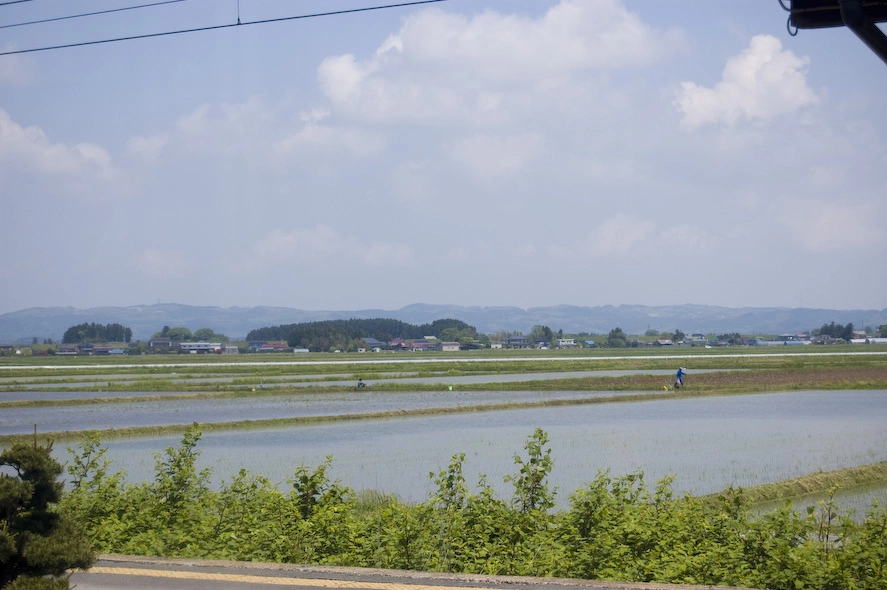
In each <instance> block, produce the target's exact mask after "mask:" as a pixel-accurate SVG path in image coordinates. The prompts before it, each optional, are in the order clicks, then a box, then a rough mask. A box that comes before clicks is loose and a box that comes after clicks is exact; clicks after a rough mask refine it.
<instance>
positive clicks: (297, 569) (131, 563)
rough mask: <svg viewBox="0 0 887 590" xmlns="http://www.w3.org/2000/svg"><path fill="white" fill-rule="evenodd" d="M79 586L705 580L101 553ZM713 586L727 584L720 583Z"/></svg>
mask: <svg viewBox="0 0 887 590" xmlns="http://www.w3.org/2000/svg"><path fill="white" fill-rule="evenodd" d="M71 587H72V588H73V587H76V588H77V589H78V590H112V589H114V590H117V589H120V590H148V589H150V590H256V589H261V588H275V589H277V588H299V589H301V590H313V589H317V590H330V589H332V588H344V589H349V590H450V589H452V590H473V589H477V590H481V589H490V588H493V589H495V588H508V589H510V590H570V589H571V588H576V589H584V590H640V589H644V590H699V589H700V588H710V586H682V585H668V584H665V585H663V584H633V583H627V582H601V581H593V580H569V579H560V578H527V577H516V576H481V575H466V574H432V573H425V572H406V571H400V570H381V569H368V568H343V567H319V566H299V565H285V564H261V563H244V562H230V561H202V560H188V559H159V558H145V557H132V556H112V555H103V556H101V557H100V558H99V560H98V561H97V562H96V564H95V565H94V566H93V567H92V568H91V569H90V570H89V571H86V572H79V571H78V572H75V573H74V574H72V576H71ZM718 590H730V589H729V588H727V587H724V586H719V587H718Z"/></svg>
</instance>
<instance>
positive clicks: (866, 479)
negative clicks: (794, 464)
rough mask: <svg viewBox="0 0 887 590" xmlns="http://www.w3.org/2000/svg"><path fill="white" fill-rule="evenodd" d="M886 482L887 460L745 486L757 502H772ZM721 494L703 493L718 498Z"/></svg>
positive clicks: (747, 493) (750, 497) (749, 498)
mask: <svg viewBox="0 0 887 590" xmlns="http://www.w3.org/2000/svg"><path fill="white" fill-rule="evenodd" d="M879 484H880V485H885V486H887V461H882V462H880V463H872V464H870V465H861V466H858V467H847V468H846V469H838V470H836V471H819V472H817V473H811V474H809V475H805V476H803V477H798V478H795V479H789V480H786V481H780V482H776V483H768V484H763V485H759V486H753V487H749V488H743V490H742V491H743V495H744V497H745V498H746V499H747V500H749V502H751V504H752V505H756V504H770V503H773V502H778V501H784V500H789V499H792V498H798V497H801V496H808V495H811V494H825V493H828V492H829V491H830V490H832V489H835V488H840V489H851V488H855V487H859V486H865V485H879ZM718 495H720V494H719V493H718V494H709V495H707V496H702V498H704V499H714V498H717V496H718Z"/></svg>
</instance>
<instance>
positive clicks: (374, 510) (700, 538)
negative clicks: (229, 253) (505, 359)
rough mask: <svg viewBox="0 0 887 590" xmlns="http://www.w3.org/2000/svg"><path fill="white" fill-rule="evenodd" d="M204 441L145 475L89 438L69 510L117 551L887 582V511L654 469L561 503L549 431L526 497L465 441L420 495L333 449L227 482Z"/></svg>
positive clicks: (656, 576)
mask: <svg viewBox="0 0 887 590" xmlns="http://www.w3.org/2000/svg"><path fill="white" fill-rule="evenodd" d="M199 437H200V433H199V430H197V429H196V426H195V428H194V429H192V430H190V431H189V432H188V433H187V434H186V435H185V437H184V439H183V441H182V444H181V445H180V446H179V447H178V448H175V447H171V448H168V449H167V450H166V452H165V453H164V454H163V455H159V456H158V457H157V461H156V465H155V471H156V475H155V478H154V480H153V481H151V482H144V483H139V484H134V485H132V484H126V483H125V482H123V480H122V478H121V476H120V475H119V474H113V475H112V474H109V473H108V468H109V465H108V463H107V462H106V461H103V460H102V450H101V449H99V447H98V441H97V439H96V438H95V437H93V438H92V439H90V440H87V441H86V442H85V443H84V445H83V446H82V447H81V450H80V451H79V453H75V459H74V461H73V464H72V466H71V468H70V472H71V474H72V477H73V480H74V484H75V485H74V489H73V491H72V492H71V493H70V494H68V495H67V496H66V498H65V501H64V503H63V504H64V507H65V508H66V509H67V510H70V511H72V512H73V514H75V515H77V517H78V519H79V520H81V521H82V522H84V523H86V524H87V526H88V527H89V530H90V533H91V535H92V539H93V540H94V542H95V544H96V547H97V549H99V550H100V551H103V552H118V553H131V554H147V555H163V556H178V557H194V558H214V559H237V560H258V561H271V562H281V563H313V564H324V565H347V566H364V567H381V568H399V569H413V570H425V571H441V572H463V573H484V574H512V575H530V576H560V577H576V578H589V579H610V580H626V581H640V582H663V583H679V584H702V585H731V586H742V587H754V588H773V589H775V590H781V589H785V590H796V588H799V587H803V588H821V589H838V588H841V589H844V588H847V589H865V590H869V589H871V590H875V589H878V590H883V588H884V587H887V586H885V585H887V544H885V542H884V540H885V539H887V510H885V509H883V508H873V509H872V510H871V512H870V513H869V514H868V516H867V517H866V518H865V519H864V520H862V521H854V520H851V519H850V518H848V517H847V515H846V514H843V513H841V512H840V511H838V509H837V508H836V507H835V506H834V504H833V502H831V501H828V502H824V503H822V504H821V505H820V506H819V507H818V508H817V509H814V510H810V511H806V512H798V511H795V510H793V509H792V507H791V506H790V505H786V506H785V507H783V508H781V509H779V510H776V511H773V512H770V513H766V514H763V515H755V513H754V512H752V511H751V510H750V509H749V506H748V505H747V501H746V499H745V496H744V495H743V493H742V492H741V491H740V490H728V491H726V492H724V493H723V494H722V495H721V496H719V497H718V498H693V497H690V496H682V497H675V496H674V494H673V493H672V490H671V480H670V479H664V480H662V481H660V482H658V483H657V484H656V485H655V486H653V488H652V489H651V488H650V487H649V486H648V484H647V483H646V481H645V480H644V476H643V473H633V474H628V475H625V476H621V477H611V476H610V475H609V473H605V472H603V473H598V474H597V476H596V477H594V479H593V480H592V481H591V482H590V483H588V484H587V485H585V486H583V487H582V488H581V489H579V490H576V491H575V492H574V493H573V494H571V495H570V496H569V498H568V499H567V501H566V502H565V505H564V508H562V509H561V508H558V507H557V506H556V504H555V490H552V489H550V488H549V486H548V483H547V481H548V480H547V478H548V475H549V474H550V473H551V470H552V469H553V466H554V463H553V459H552V458H551V456H550V449H549V448H548V436H547V434H546V433H545V432H544V431H542V430H540V429H536V431H535V432H534V433H533V434H532V435H530V437H529V438H528V439H527V443H526V445H525V453H524V455H523V456H516V457H515V464H516V466H517V468H518V470H517V473H516V474H515V475H513V476H510V477H508V478H507V481H510V482H511V483H512V485H513V488H514V492H513V494H512V496H511V498H510V499H507V500H506V499H502V498H499V497H498V496H497V494H496V493H495V491H494V489H493V487H492V486H491V485H490V483H489V482H488V481H487V479H486V477H485V476H483V475H481V476H479V479H478V483H477V485H476V486H470V485H469V484H468V483H467V481H466V479H465V476H464V470H465V466H464V463H465V455H464V454H461V453H460V454H456V455H454V456H453V457H452V459H451V462H450V464H449V466H448V467H447V468H446V469H443V470H441V471H439V472H437V473H432V474H430V477H431V480H432V482H433V484H434V485H433V489H434V491H433V492H432V493H431V494H430V496H429V498H428V499H427V500H426V501H424V502H421V503H418V504H408V503H405V502H402V501H400V500H398V499H397V498H395V497H391V496H381V495H369V494H364V495H359V494H355V493H354V492H353V491H352V490H350V489H349V488H347V487H345V486H343V485H341V484H340V483H339V482H338V481H330V479H329V477H328V475H327V470H328V467H329V465H330V461H331V459H330V458H327V460H326V461H325V462H324V463H323V464H321V465H320V466H319V467H317V468H314V469H310V468H306V467H299V468H297V469H296V470H295V472H294V475H293V477H292V478H291V479H289V480H288V481H287V482H286V485H285V486H284V487H283V489H281V488H279V487H278V486H275V485H273V484H272V483H271V482H270V481H268V480H267V479H266V478H264V477H261V476H256V475H252V474H250V473H248V472H247V471H241V472H240V473H238V474H237V475H236V476H235V477H234V478H233V479H232V480H230V481H229V482H223V483H222V485H221V488H220V489H219V490H218V491H215V490H211V489H210V488H209V487H208V485H207V481H208V477H209V474H208V473H206V472H198V471H197V470H196V468H195V459H196V458H197V450H196V444H197V442H198V440H199Z"/></svg>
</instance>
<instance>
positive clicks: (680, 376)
mask: <svg viewBox="0 0 887 590" xmlns="http://www.w3.org/2000/svg"><path fill="white" fill-rule="evenodd" d="M686 374H687V369H685V368H684V367H678V372H677V375H675V382H674V386H675V387H676V388H677V387H683V386H684V375H686Z"/></svg>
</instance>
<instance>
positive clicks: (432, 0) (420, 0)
mask: <svg viewBox="0 0 887 590" xmlns="http://www.w3.org/2000/svg"><path fill="white" fill-rule="evenodd" d="M16 1H18V2H27V1H29V0H16ZM449 1H450V0H414V1H412V2H401V3H399V4H383V5H378V6H367V7H364V8H349V9H346V10H334V11H331V12H316V13H313V14H298V15H294V16H284V17H280V18H269V19H264V20H254V21H247V22H244V23H240V22H237V23H229V24H225V25H213V26H209V27H197V28H194V29H182V30H177V31H164V32H162V33H147V34H144V35H132V36H129V37H115V38H113V39H99V40H97V41H82V42H79V43H67V44H64V45H50V46H46V47H34V48H32V49H17V50H15V51H4V52H2V53H0V56H2V55H17V54H20V53H34V52H37V51H51V50H53V49H67V48H70V47H83V46H86V45H99V44H101V43H116V42H118V41H132V40H134V39H149V38H151V37H165V36H169V35H181V34H183V33H197V32H200V31H215V30H219V29H228V28H231V27H244V26H247V25H264V24H268V23H278V22H283V21H289V20H299V19H306V18H317V17H321V16H341V15H344V14H354V13H358V12H370V11H373V10H385V9H387V8H403V7H407V6H418V5H420V4H436V3H438V2H449Z"/></svg>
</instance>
